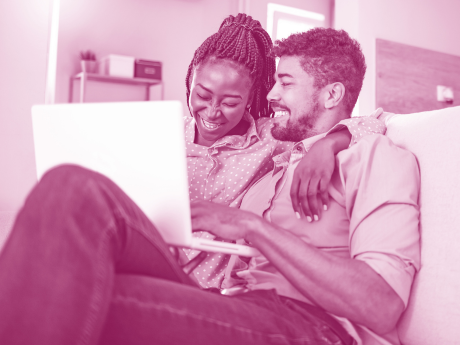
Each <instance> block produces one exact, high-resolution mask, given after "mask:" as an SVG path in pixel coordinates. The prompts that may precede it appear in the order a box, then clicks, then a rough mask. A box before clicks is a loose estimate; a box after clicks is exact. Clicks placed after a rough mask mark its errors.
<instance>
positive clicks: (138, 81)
mask: <svg viewBox="0 0 460 345" xmlns="http://www.w3.org/2000/svg"><path fill="white" fill-rule="evenodd" d="M74 80H80V103H83V102H84V101H85V92H86V83H87V82H88V81H90V80H92V81H99V82H103V83H115V84H127V85H141V86H145V87H146V93H145V100H146V101H148V100H149V99H150V86H152V85H161V99H164V85H163V82H162V81H161V80H155V79H148V78H126V77H115V76H111V75H103V74H97V73H86V72H80V73H78V74H76V75H74V76H73V77H71V78H70V89H69V102H70V103H72V95H73V81H74Z"/></svg>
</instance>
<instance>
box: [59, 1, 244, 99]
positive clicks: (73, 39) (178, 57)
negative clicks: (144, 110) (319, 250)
mask: <svg viewBox="0 0 460 345" xmlns="http://www.w3.org/2000/svg"><path fill="white" fill-rule="evenodd" d="M237 8H238V3H237V1H235V0H219V1H215V0H187V1H185V0H168V1H164V0H136V1H132V0H79V1H73V0H61V21H60V32H59V45H58V67H57V76H58V77H57V88H56V102H58V103H61V102H67V101H68V92H69V91H68V90H69V78H70V76H71V75H73V74H76V73H78V72H79V71H80V66H79V52H80V50H84V49H92V50H94V51H95V53H96V55H97V57H102V56H104V55H108V54H120V55H130V56H135V57H137V58H142V59H149V60H156V61H161V62H162V63H163V80H164V82H165V99H169V100H170V99H178V100H181V101H182V102H183V104H184V107H185V106H186V103H185V76H186V73H187V68H188V65H189V63H190V61H191V60H192V58H193V53H194V52H195V50H196V48H198V46H199V45H200V44H201V43H202V42H203V41H204V39H205V38H207V37H208V36H209V35H211V34H213V33H215V32H217V30H218V29H219V26H220V24H221V22H222V21H223V19H224V18H225V17H227V16H228V15H229V14H236V12H237ZM74 87H75V88H77V89H78V82H76V83H75V84H74ZM144 93H145V92H144V89H143V88H142V87H138V88H136V87H132V86H122V85H110V84H97V83H94V82H93V83H90V84H89V88H88V92H87V95H88V100H89V101H102V100H125V101H129V100H143V97H144Z"/></svg>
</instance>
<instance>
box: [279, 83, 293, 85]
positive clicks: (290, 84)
mask: <svg viewBox="0 0 460 345" xmlns="http://www.w3.org/2000/svg"><path fill="white" fill-rule="evenodd" d="M281 85H282V86H288V85H291V83H281Z"/></svg>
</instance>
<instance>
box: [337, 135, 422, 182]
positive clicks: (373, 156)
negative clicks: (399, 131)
mask: <svg viewBox="0 0 460 345" xmlns="http://www.w3.org/2000/svg"><path fill="white" fill-rule="evenodd" d="M337 159H338V160H339V162H340V166H341V167H342V168H343V169H353V168H356V167H362V168H366V169H370V170H375V169H379V170H384V171H387V172H389V173H391V172H401V173H403V171H406V172H407V171H408V170H411V171H412V172H414V173H416V174H418V173H419V171H418V164H417V160H416V158H415V156H414V154H413V153H412V152H410V151H408V150H406V149H404V148H401V147H399V146H397V145H395V144H394V143H393V142H392V141H391V139H390V138H388V137H387V136H385V135H382V134H373V135H367V136H365V137H363V138H361V139H360V140H359V142H358V143H356V144H355V145H354V146H352V147H351V148H349V149H347V150H344V151H342V152H340V153H339V154H338V155H337Z"/></svg>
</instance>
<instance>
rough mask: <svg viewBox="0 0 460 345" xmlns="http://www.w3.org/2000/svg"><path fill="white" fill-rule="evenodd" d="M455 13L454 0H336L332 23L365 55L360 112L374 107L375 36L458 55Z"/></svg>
mask: <svg viewBox="0 0 460 345" xmlns="http://www.w3.org/2000/svg"><path fill="white" fill-rule="evenodd" d="M459 13H460V1H458V0H436V1H434V0H404V1H401V0H336V2H335V27H336V28H337V29H345V30H347V31H349V33H350V34H351V35H352V36H353V37H354V38H356V39H357V40H358V41H359V42H360V43H361V46H362V49H363V52H364V55H365V56H366V62H367V66H368V69H367V74H366V78H365V81H364V85H363V90H362V92H361V96H360V99H359V105H360V114H361V115H365V114H369V113H370V112H371V111H373V110H374V109H375V39H376V38H382V39H385V40H389V41H394V42H399V43H404V44H410V45H413V46H417V47H420V48H425V49H431V50H436V51H439V52H443V53H448V54H453V55H458V56H460V44H458V37H457V36H458V32H460V20H459ZM433 92H435V91H433ZM459 96H460V95H459Z"/></svg>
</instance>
